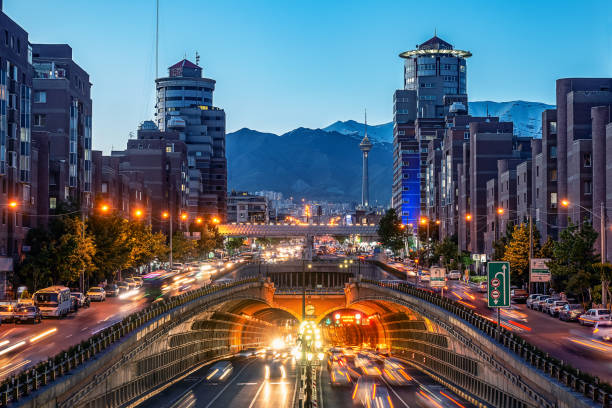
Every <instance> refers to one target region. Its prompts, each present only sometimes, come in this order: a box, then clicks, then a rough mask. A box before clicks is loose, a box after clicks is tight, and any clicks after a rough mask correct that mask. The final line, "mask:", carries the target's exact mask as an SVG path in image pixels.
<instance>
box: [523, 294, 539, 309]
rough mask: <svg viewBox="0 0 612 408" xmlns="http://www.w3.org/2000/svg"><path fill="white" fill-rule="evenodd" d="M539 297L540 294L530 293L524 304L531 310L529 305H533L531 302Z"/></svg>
mask: <svg viewBox="0 0 612 408" xmlns="http://www.w3.org/2000/svg"><path fill="white" fill-rule="evenodd" d="M540 296H542V294H541V293H532V294H531V295H529V297H528V298H527V300H526V301H525V304H526V305H527V307H528V308H530V309H531V305H532V304H533V302H535V301H536V300H538V298H539V297H540Z"/></svg>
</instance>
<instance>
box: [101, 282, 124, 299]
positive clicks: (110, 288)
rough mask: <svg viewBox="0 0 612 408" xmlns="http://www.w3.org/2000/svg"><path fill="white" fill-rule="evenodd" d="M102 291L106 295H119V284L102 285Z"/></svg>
mask: <svg viewBox="0 0 612 408" xmlns="http://www.w3.org/2000/svg"><path fill="white" fill-rule="evenodd" d="M104 292H106V296H113V297H115V296H119V293H121V290H120V289H119V286H117V285H115V284H114V283H109V284H108V285H106V286H104Z"/></svg>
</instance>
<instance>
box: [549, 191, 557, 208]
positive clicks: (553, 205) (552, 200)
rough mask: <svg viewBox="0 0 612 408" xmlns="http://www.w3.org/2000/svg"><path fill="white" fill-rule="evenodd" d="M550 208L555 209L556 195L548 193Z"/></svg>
mask: <svg viewBox="0 0 612 408" xmlns="http://www.w3.org/2000/svg"><path fill="white" fill-rule="evenodd" d="M550 208H557V193H550Z"/></svg>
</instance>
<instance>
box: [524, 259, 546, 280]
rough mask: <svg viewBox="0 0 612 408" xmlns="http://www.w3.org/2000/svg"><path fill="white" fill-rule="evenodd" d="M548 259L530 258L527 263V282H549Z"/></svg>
mask: <svg viewBox="0 0 612 408" xmlns="http://www.w3.org/2000/svg"><path fill="white" fill-rule="evenodd" d="M547 262H550V258H531V262H530V263H529V282H550V269H549V268H548V265H546V263H547Z"/></svg>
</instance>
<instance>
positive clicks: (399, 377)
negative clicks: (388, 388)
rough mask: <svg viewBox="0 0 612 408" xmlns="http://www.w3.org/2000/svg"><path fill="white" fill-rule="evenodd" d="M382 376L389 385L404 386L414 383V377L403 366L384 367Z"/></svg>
mask: <svg viewBox="0 0 612 408" xmlns="http://www.w3.org/2000/svg"><path fill="white" fill-rule="evenodd" d="M383 378H384V379H385V381H386V382H387V383H388V384H389V385H393V386H395V387H406V386H408V385H412V384H414V379H413V378H412V377H411V376H410V375H408V373H406V371H405V370H404V369H403V368H399V369H397V368H396V369H394V368H384V369H383Z"/></svg>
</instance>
